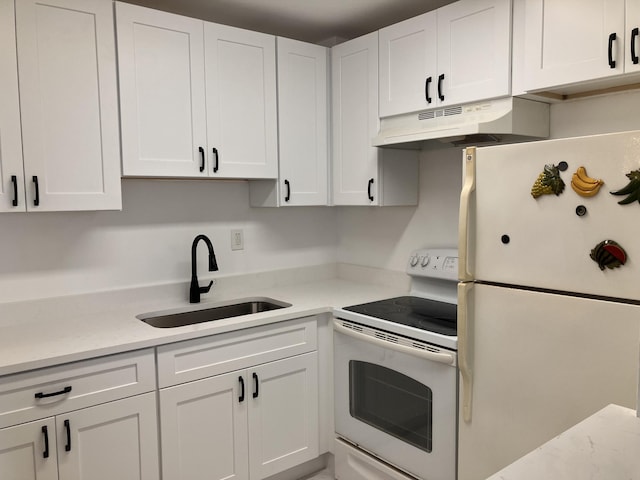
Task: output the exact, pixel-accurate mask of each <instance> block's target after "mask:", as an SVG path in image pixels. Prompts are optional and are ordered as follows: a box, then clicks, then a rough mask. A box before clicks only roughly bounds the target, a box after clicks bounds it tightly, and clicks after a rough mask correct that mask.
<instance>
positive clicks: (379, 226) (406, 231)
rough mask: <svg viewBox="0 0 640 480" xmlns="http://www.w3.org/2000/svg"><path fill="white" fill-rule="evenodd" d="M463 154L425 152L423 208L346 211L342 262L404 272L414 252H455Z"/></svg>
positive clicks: (340, 219)
mask: <svg viewBox="0 0 640 480" xmlns="http://www.w3.org/2000/svg"><path fill="white" fill-rule="evenodd" d="M461 185H462V149H461V148H447V149H443V150H434V151H423V152H422V153H421V156H420V193H419V204H418V206H417V207H382V208H380V207H343V208H341V209H340V211H339V213H338V233H339V237H340V240H339V247H338V261H340V262H344V263H353V264H357V265H366V266H369V267H377V268H384V269H388V270H400V271H403V270H404V269H405V267H406V262H407V260H408V258H409V253H410V252H411V251H412V250H415V249H417V248H423V247H432V248H435V247H450V246H453V247H455V246H456V245H457V244H458V209H459V205H460V188H461Z"/></svg>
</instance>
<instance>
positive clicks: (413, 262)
mask: <svg viewBox="0 0 640 480" xmlns="http://www.w3.org/2000/svg"><path fill="white" fill-rule="evenodd" d="M409 263H410V264H411V266H412V267H415V266H416V265H418V256H417V255H414V256H413V257H411V258H410V259H409Z"/></svg>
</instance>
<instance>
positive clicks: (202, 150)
mask: <svg viewBox="0 0 640 480" xmlns="http://www.w3.org/2000/svg"><path fill="white" fill-rule="evenodd" d="M198 151H199V152H200V171H201V172H204V148H202V147H198Z"/></svg>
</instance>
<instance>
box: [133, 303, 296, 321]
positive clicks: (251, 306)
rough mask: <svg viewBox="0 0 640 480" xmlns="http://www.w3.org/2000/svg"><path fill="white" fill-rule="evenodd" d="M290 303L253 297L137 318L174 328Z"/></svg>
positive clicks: (149, 314)
mask: <svg viewBox="0 0 640 480" xmlns="http://www.w3.org/2000/svg"><path fill="white" fill-rule="evenodd" d="M290 306H291V304H290V303H286V302H281V301H280V300H274V299H273V298H267V297H251V298H241V299H238V300H231V301H228V302H220V303H216V304H213V305H209V306H206V307H205V306H203V307H201V308H199V309H197V310H194V309H189V310H184V309H180V310H168V311H164V312H155V313H143V314H141V315H138V316H137V318H138V319H140V320H142V321H143V322H145V323H148V324H149V325H151V326H152V327H157V328H173V327H183V326H185V325H194V324H196V323H203V322H210V321H213V320H222V319H224V318H232V317H240V316H242V315H249V314H251V313H260V312H268V311H270V310H278V309H280V308H286V307H290Z"/></svg>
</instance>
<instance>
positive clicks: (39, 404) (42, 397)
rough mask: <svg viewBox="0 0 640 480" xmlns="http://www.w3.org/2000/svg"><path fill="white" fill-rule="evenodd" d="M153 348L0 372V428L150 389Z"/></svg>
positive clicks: (153, 375) (152, 384) (153, 369)
mask: <svg viewBox="0 0 640 480" xmlns="http://www.w3.org/2000/svg"><path fill="white" fill-rule="evenodd" d="M155 388H156V381H155V364H154V358H153V349H146V350H141V351H136V352H129V353H123V354H118V355H113V356H108V357H101V358H95V359H91V360H84V361H81V362H75V363H70V364H66V365H60V366H56V367H50V368H42V369H39V370H32V371H29V372H25V373H18V374H15V375H7V376H6V377H1V378H0V428H2V427H6V426H8V425H15V424H17V423H23V422H28V421H32V420H35V419H38V418H43V417H46V416H51V415H57V414H59V413H64V412H69V411H71V410H77V409H79V408H85V407H88V406H91V405H96V404H98V403H103V402H109V401H112V400H117V399H119V398H124V397H129V396H131V395H137V394H139V393H145V392H150V391H153V390H155Z"/></svg>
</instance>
